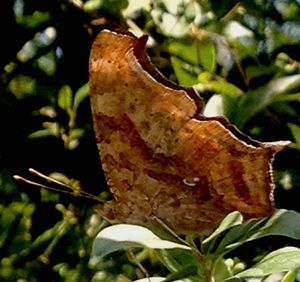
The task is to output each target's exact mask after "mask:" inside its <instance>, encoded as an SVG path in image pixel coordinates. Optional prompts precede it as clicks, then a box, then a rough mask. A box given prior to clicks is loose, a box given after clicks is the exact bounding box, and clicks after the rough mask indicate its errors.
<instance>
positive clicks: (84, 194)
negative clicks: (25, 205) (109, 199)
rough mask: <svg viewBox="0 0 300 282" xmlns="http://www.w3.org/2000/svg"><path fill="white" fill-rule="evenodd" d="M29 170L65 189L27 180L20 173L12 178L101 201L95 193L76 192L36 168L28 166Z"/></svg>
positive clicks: (39, 186)
mask: <svg viewBox="0 0 300 282" xmlns="http://www.w3.org/2000/svg"><path fill="white" fill-rule="evenodd" d="M29 172H31V173H32V174H33V175H35V176H38V177H40V178H42V179H44V180H46V181H47V182H50V183H54V184H56V185H59V186H61V187H64V188H65V189H67V190H62V189H59V188H55V187H52V186H49V185H45V184H42V183H39V182H36V181H32V180H29V179H27V178H25V177H23V176H20V175H14V176H13V178H14V179H15V180H17V181H21V182H24V183H27V184H29V185H32V186H34V187H38V188H45V189H47V190H51V191H55V192H58V193H64V194H69V195H70V194H71V195H72V196H75V197H77V196H79V197H84V198H88V199H92V200H95V201H97V202H103V201H102V200H101V199H99V198H98V197H97V196H95V195H92V194H89V193H87V192H84V191H79V192H76V191H74V189H73V188H72V187H71V186H69V185H67V184H65V183H63V182H61V181H58V180H56V179H53V178H51V177H49V176H46V175H45V174H43V173H41V172H39V171H37V170H36V169H33V168H29Z"/></svg>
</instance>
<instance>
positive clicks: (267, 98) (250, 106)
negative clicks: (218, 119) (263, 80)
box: [235, 74, 300, 128]
mask: <svg viewBox="0 0 300 282" xmlns="http://www.w3.org/2000/svg"><path fill="white" fill-rule="evenodd" d="M299 86H300V74H297V75H291V76H285V77H281V78H276V79H273V80H271V81H270V82H269V83H267V84H266V85H265V86H262V87H260V88H258V89H254V90H250V91H248V92H247V93H246V95H244V96H243V97H242V98H241V100H240V103H239V105H238V108H237V113H236V120H235V124H236V125H237V126H238V127H239V128H243V127H244V126H245V124H246V123H247V122H248V121H249V120H250V119H251V118H252V117H253V116H254V115H256V114H257V113H259V112H260V111H262V110H263V109H264V108H266V107H267V106H268V105H270V104H271V103H272V102H273V101H274V99H275V98H276V97H277V96H278V95H280V94H284V93H287V92H288V91H290V90H292V89H295V88H297V87H299Z"/></svg>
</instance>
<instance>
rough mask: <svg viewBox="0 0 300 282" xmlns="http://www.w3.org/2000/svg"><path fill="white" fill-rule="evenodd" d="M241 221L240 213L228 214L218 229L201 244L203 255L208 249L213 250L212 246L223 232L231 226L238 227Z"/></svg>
mask: <svg viewBox="0 0 300 282" xmlns="http://www.w3.org/2000/svg"><path fill="white" fill-rule="evenodd" d="M242 221H243V216H242V214H241V213H240V212H238V211H234V212H232V213H230V214H228V215H227V216H226V217H225V218H224V219H223V221H222V222H221V223H220V225H219V226H218V228H217V229H216V230H215V231H214V232H213V233H212V234H211V235H210V236H209V237H207V238H206V239H205V240H203V242H202V244H201V250H202V252H203V253H204V254H207V253H208V252H209V250H210V249H212V248H213V245H214V243H215V241H216V239H217V238H218V237H219V236H220V235H221V234H223V233H224V231H226V230H229V229H230V228H232V227H233V226H236V225H240V224H241V223H242Z"/></svg>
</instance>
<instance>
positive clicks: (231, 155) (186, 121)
mask: <svg viewBox="0 0 300 282" xmlns="http://www.w3.org/2000/svg"><path fill="white" fill-rule="evenodd" d="M146 41H147V37H146V36H142V37H140V38H136V37H135V36H134V35H132V34H130V33H117V32H113V31H109V30H104V31H102V32H101V33H100V34H99V35H98V36H97V38H96V39H95V41H94V43H93V46H92V49H91V54H90V62H89V75H90V99H91V107H92V115H93V122H94V129H95V134H96V142H97V146H98V149H99V152H100V158H101V162H102V166H103V170H104V173H105V177H106V180H107V183H108V186H109V187H110V190H111V193H112V195H113V197H114V199H113V200H112V201H108V202H106V203H105V204H104V206H103V208H102V213H103V214H104V215H105V217H107V218H109V219H111V220H112V221H116V222H126V223H137V224H143V223H151V222H154V219H155V218H158V219H159V220H161V221H163V222H164V223H165V224H166V225H167V226H169V227H170V228H172V229H173V230H174V231H176V232H178V233H183V234H184V233H190V232H192V233H195V232H202V231H203V230H210V229H212V228H214V227H215V226H216V225H217V224H218V223H219V222H220V221H221V220H222V219H223V217H224V216H225V215H226V214H227V213H229V212H231V211H234V210H239V211H240V212H242V213H243V215H244V216H245V217H246V218H252V217H260V216H267V215H270V214H272V212H273V211H274V204H273V189H274V183H273V179H272V168H271V164H272V160H273V157H274V155H275V153H277V152H279V151H281V150H282V149H283V148H284V147H285V146H286V142H284V141H282V142H281V141H278V142H271V143H261V142H258V141H255V140H253V139H251V138H250V137H248V136H246V135H244V134H242V133H241V132H240V131H239V130H238V129H237V128H236V127H235V126H233V125H232V124H230V123H229V122H228V121H227V120H226V119H225V118H222V117H216V118H206V117H204V116H203V115H201V111H202V110H203V101H202V98H201V97H199V96H198V95H197V94H196V92H194V90H193V89H187V88H183V87H180V86H178V85H176V84H174V83H173V82H171V81H169V80H167V79H166V78H165V77H164V76H163V75H162V74H160V73H159V71H157V70H156V69H155V67H154V66H153V65H152V64H151V63H150V60H149V58H148V56H147V53H146V50H145V45H146Z"/></svg>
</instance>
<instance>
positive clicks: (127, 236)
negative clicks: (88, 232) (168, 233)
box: [93, 224, 190, 256]
mask: <svg viewBox="0 0 300 282" xmlns="http://www.w3.org/2000/svg"><path fill="white" fill-rule="evenodd" d="M135 247H139V248H143V247H147V248H151V249H174V248H180V249H185V250H190V247H188V246H185V245H182V244H178V243H175V242H172V241H168V240H163V239H160V238H159V237H158V236H156V235H155V234H154V233H153V232H152V231H150V230H149V229H147V228H145V227H142V226H139V225H131V224H118V225H113V226H109V227H107V228H105V229H103V230H102V231H100V232H99V234H98V235H97V237H96V239H95V241H94V244H93V255H96V256H104V255H107V254H110V253H112V252H115V251H118V250H124V249H128V248H135Z"/></svg>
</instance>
